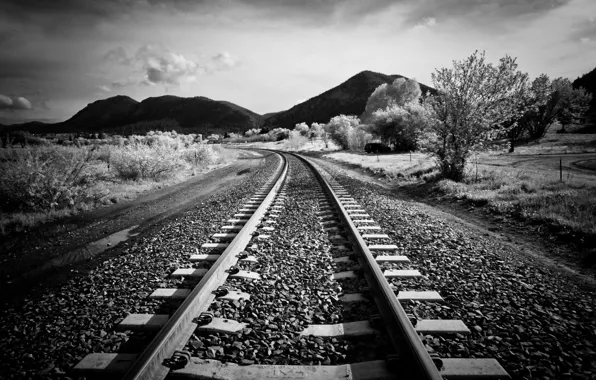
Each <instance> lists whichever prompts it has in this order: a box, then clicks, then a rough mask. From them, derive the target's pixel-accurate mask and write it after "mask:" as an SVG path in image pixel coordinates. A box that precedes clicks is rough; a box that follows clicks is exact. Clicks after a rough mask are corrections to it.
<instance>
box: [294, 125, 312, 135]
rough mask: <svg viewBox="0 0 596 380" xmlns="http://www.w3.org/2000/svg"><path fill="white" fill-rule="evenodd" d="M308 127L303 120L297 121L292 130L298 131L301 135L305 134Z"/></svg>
mask: <svg viewBox="0 0 596 380" xmlns="http://www.w3.org/2000/svg"><path fill="white" fill-rule="evenodd" d="M309 129H310V128H308V125H307V124H306V123H304V122H302V123H298V124H296V126H295V127H294V130H295V131H297V132H298V133H300V134H301V135H302V136H307V135H308V131H309Z"/></svg>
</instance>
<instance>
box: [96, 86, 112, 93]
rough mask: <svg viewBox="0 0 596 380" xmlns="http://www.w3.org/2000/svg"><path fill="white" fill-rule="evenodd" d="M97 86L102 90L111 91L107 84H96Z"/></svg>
mask: <svg viewBox="0 0 596 380" xmlns="http://www.w3.org/2000/svg"><path fill="white" fill-rule="evenodd" d="M97 88H99V89H100V90H102V91H103V92H112V89H111V88H109V87H108V86H105V85H103V86H97Z"/></svg>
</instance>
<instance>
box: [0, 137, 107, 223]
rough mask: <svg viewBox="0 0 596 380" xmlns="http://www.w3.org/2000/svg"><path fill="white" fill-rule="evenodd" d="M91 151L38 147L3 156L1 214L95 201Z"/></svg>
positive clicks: (0, 193) (72, 205) (11, 152)
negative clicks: (92, 189)
mask: <svg viewBox="0 0 596 380" xmlns="http://www.w3.org/2000/svg"><path fill="white" fill-rule="evenodd" d="M93 156H94V150H93V149H88V148H86V149H76V148H66V147H40V148H27V149H21V150H11V151H8V152H4V154H3V155H2V157H1V158H0V178H2V181H0V209H2V211H3V212H15V211H19V212H26V211H33V212H35V211H51V210H59V209H65V208H72V207H74V206H75V205H77V204H79V203H81V202H84V201H87V200H90V199H93V198H95V194H94V193H93V191H91V188H92V186H93V184H94V178H95V176H96V173H95V172H94V171H93V169H92V166H91V165H90V163H91V161H92V160H93Z"/></svg>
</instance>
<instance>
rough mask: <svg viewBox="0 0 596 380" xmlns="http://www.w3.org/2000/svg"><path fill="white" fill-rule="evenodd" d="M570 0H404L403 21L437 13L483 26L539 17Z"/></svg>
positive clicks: (411, 23)
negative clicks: (404, 16)
mask: <svg viewBox="0 0 596 380" xmlns="http://www.w3.org/2000/svg"><path fill="white" fill-rule="evenodd" d="M571 1H572V0H548V1H547V0H524V1H519V0H427V1H423V2H419V1H414V0H406V1H404V2H403V3H404V4H408V8H409V11H407V12H406V14H407V16H406V25H407V26H410V27H411V26H416V25H418V24H419V23H420V20H424V19H426V18H433V17H434V16H436V17H439V18H440V19H441V22H443V20H459V21H464V22H466V23H473V24H479V25H483V26H484V27H489V26H495V25H497V26H498V25H500V24H502V23H503V20H506V21H507V22H511V21H516V20H522V21H524V22H527V20H528V18H535V17H540V16H542V15H544V14H547V13H549V12H552V11H555V10H556V9H558V8H560V7H563V6H565V5H567V4H568V3H570V2H571Z"/></svg>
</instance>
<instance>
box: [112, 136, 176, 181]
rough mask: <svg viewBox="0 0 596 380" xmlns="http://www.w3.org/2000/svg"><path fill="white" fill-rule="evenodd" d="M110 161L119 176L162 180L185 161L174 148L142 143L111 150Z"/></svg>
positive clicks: (133, 178)
mask: <svg viewBox="0 0 596 380" xmlns="http://www.w3.org/2000/svg"><path fill="white" fill-rule="evenodd" d="M111 162H112V166H113V168H114V169H115V170H116V172H117V173H118V175H119V176H120V177H121V178H125V179H132V180H139V179H150V180H155V181H158V180H162V179H165V178H168V177H171V176H172V175H173V174H174V173H175V172H176V171H177V170H179V169H182V168H184V167H185V165H186V163H185V161H184V160H183V159H182V157H181V156H180V155H179V154H176V149H174V148H172V147H169V146H164V145H156V146H149V145H145V144H143V143H139V142H136V143H131V144H128V145H126V146H124V147H122V148H120V149H118V150H115V151H114V152H112V155H111Z"/></svg>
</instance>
